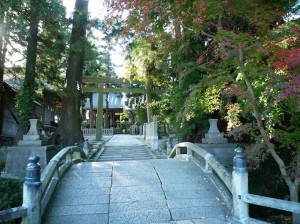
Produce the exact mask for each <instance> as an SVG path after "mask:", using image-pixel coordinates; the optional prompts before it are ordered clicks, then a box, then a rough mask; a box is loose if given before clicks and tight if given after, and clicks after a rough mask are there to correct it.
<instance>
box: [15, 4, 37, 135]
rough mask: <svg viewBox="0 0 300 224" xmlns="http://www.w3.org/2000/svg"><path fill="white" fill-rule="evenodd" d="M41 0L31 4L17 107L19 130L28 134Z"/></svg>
mask: <svg viewBox="0 0 300 224" xmlns="http://www.w3.org/2000/svg"><path fill="white" fill-rule="evenodd" d="M39 2H40V1H39V0H31V1H29V3H30V15H29V17H30V24H29V35H28V37H27V39H28V45H27V55H26V69H25V79H24V83H23V86H22V89H21V91H20V92H19V94H18V96H17V101H18V103H17V106H18V110H19V120H20V125H19V130H20V131H21V132H23V133H24V132H27V130H28V128H29V125H30V124H29V119H30V118H31V117H32V113H33V111H34V107H35V105H34V96H35V78H36V71H35V67H36V57H37V42H38V23H39V7H38V6H39V4H40V3H39Z"/></svg>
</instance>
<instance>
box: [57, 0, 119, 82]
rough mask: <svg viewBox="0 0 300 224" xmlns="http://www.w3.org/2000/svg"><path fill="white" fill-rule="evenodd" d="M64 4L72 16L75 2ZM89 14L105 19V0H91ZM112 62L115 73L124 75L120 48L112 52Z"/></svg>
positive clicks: (115, 48)
mask: <svg viewBox="0 0 300 224" xmlns="http://www.w3.org/2000/svg"><path fill="white" fill-rule="evenodd" d="M63 4H64V5H65V6H66V8H67V15H68V16H71V14H72V12H73V9H74V6H75V0H63ZM89 13H90V16H91V18H99V19H103V18H104V16H105V13H106V8H105V5H104V1H103V0H89ZM94 34H95V35H99V36H101V33H99V32H98V33H94ZM111 60H112V63H113V64H114V65H116V67H115V72H116V74H117V75H118V76H122V75H123V62H124V56H123V53H122V49H121V48H120V47H119V46H117V45H116V46H115V47H114V49H113V51H111Z"/></svg>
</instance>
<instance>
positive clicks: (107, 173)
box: [66, 170, 112, 177]
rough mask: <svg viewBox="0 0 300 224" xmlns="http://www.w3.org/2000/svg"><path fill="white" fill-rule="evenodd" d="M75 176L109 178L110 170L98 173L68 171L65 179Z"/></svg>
mask: <svg viewBox="0 0 300 224" xmlns="http://www.w3.org/2000/svg"><path fill="white" fill-rule="evenodd" d="M77 175H85V176H86V177H111V175H112V170H101V171H99V172H96V171H95V172H84V171H83V170H82V171H80V172H78V170H77V171H69V172H68V173H67V174H66V177H69V176H77Z"/></svg>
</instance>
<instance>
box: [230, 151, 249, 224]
mask: <svg viewBox="0 0 300 224" xmlns="http://www.w3.org/2000/svg"><path fill="white" fill-rule="evenodd" d="M247 193H248V171H247V168H246V160H245V157H244V150H243V149H242V148H241V147H238V148H236V149H235V157H234V159H233V172H232V199H233V216H234V217H235V218H236V219H238V220H239V221H244V220H247V219H248V218H249V205H248V203H246V202H244V201H243V199H242V197H243V195H245V194H247Z"/></svg>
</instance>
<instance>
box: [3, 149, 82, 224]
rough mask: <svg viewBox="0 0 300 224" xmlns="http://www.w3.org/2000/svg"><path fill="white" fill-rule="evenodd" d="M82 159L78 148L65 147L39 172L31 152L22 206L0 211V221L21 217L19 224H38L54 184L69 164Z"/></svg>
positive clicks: (36, 159) (38, 166) (36, 158)
mask: <svg viewBox="0 0 300 224" xmlns="http://www.w3.org/2000/svg"><path fill="white" fill-rule="evenodd" d="M85 158H86V154H85V153H84V152H83V150H82V149H81V148H80V147H77V146H70V147H66V148H64V149H62V150H61V151H60V152H59V153H57V154H56V155H55V156H54V157H53V158H52V159H51V160H50V162H49V164H48V165H47V166H46V168H45V169H44V171H43V173H42V175H41V167H40V165H39V164H38V161H39V156H37V155H35V154H33V155H32V156H31V157H30V158H29V163H28V165H27V168H26V179H25V182H24V186H23V205H22V206H20V207H16V208H11V209H8V210H3V211H0V222H5V221H10V220H14V219H18V218H22V223H26V224H40V223H41V220H42V217H43V215H44V213H45V210H46V207H47V205H48V203H49V201H50V199H51V196H52V194H53V192H54V189H55V187H56V185H57V184H58V183H59V181H60V180H61V179H62V178H63V176H64V175H65V173H66V172H67V171H68V169H69V168H70V167H71V166H72V164H73V163H76V162H81V161H82V159H85Z"/></svg>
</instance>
